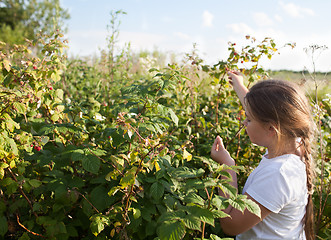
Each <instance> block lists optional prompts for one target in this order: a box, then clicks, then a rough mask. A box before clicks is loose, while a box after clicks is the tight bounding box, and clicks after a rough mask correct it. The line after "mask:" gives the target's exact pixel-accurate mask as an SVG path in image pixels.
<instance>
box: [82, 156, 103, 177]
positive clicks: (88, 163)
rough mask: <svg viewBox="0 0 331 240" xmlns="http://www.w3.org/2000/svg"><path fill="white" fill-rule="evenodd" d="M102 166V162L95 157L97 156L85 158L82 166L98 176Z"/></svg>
mask: <svg viewBox="0 0 331 240" xmlns="http://www.w3.org/2000/svg"><path fill="white" fill-rule="evenodd" d="M100 165H101V161H100V159H99V158H97V157H95V156H93V155H92V156H91V155H90V156H86V155H85V156H83V159H82V166H83V168H84V169H85V170H86V171H88V172H91V173H94V174H97V173H98V171H99V168H100Z"/></svg>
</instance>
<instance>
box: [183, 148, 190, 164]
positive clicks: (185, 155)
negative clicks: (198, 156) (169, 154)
mask: <svg viewBox="0 0 331 240" xmlns="http://www.w3.org/2000/svg"><path fill="white" fill-rule="evenodd" d="M183 159H185V160H187V161H188V162H189V161H191V160H192V154H191V153H189V152H188V151H186V149H184V152H183Z"/></svg>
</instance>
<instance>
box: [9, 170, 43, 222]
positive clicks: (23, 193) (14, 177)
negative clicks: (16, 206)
mask: <svg viewBox="0 0 331 240" xmlns="http://www.w3.org/2000/svg"><path fill="white" fill-rule="evenodd" d="M7 170H8V171H9V172H10V174H11V175H12V177H13V179H14V181H15V182H16V183H18V180H17V178H16V176H15V174H14V173H13V172H12V170H11V169H10V168H7ZM18 184H19V183H18ZM18 189H19V191H20V193H21V194H22V195H23V197H24V198H25V199H26V201H27V202H28V204H29V206H30V208H31V211H32V213H33V215H34V216H35V217H36V218H38V215H37V214H36V213H35V211H33V206H32V202H31V200H30V199H29V198H28V197H27V196H26V194H25V192H24V191H23V189H22V186H21V185H20V184H19V188H18Z"/></svg>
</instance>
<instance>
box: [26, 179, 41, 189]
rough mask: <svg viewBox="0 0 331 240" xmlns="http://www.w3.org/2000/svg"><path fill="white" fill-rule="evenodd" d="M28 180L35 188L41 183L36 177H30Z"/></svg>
mask: <svg viewBox="0 0 331 240" xmlns="http://www.w3.org/2000/svg"><path fill="white" fill-rule="evenodd" d="M28 182H29V184H30V185H31V186H32V187H34V188H37V187H39V186H40V185H41V184H42V182H41V181H39V180H37V179H30V180H29V181H28Z"/></svg>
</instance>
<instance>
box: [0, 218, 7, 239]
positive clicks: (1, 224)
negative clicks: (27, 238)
mask: <svg viewBox="0 0 331 240" xmlns="http://www.w3.org/2000/svg"><path fill="white" fill-rule="evenodd" d="M7 231H8V222H7V218H6V217H5V216H0V236H4V235H5V234H6V233H7Z"/></svg>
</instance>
